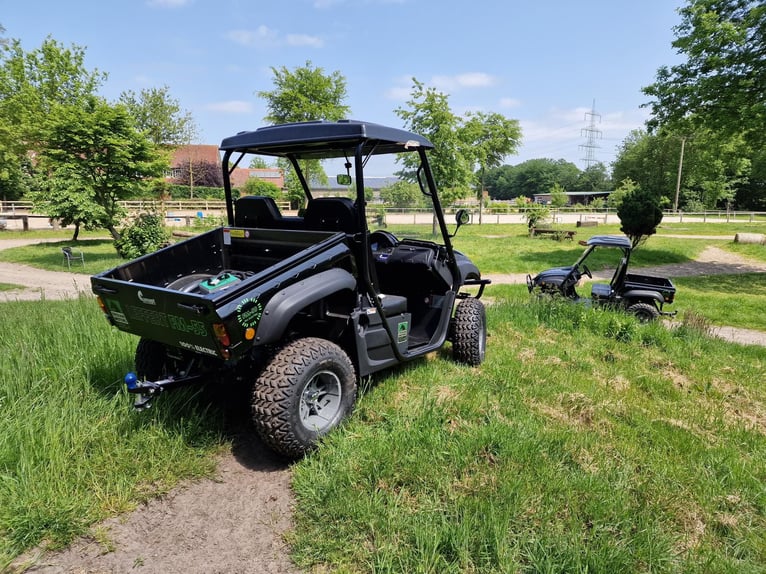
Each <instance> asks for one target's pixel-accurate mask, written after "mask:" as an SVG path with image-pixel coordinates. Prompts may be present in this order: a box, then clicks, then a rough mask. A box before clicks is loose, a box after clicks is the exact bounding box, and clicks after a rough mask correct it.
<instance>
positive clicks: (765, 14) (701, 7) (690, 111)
mask: <svg viewBox="0 0 766 574" xmlns="http://www.w3.org/2000/svg"><path fill="white" fill-rule="evenodd" d="M679 12H680V14H681V23H680V24H679V25H678V26H677V27H676V28H675V29H674V31H675V33H676V39H675V40H674V41H673V47H674V48H675V49H676V51H677V52H678V53H679V54H680V55H681V57H682V58H683V61H682V62H681V63H679V64H676V65H674V66H671V67H667V66H662V67H661V68H660V69H659V70H657V76H656V79H655V82H654V83H653V84H652V85H650V86H648V87H646V88H644V93H645V94H647V95H648V96H650V97H651V98H652V101H651V102H650V105H651V108H652V114H653V116H654V117H653V119H652V122H653V124H654V125H664V126H671V125H673V124H678V123H686V122H689V121H691V122H692V123H693V124H694V125H696V126H704V127H706V128H707V129H709V130H710V131H711V132H715V133H723V134H726V135H729V136H731V135H735V136H739V135H744V137H745V139H746V140H747V141H748V142H749V144H750V145H751V146H752V148H753V149H759V148H763V147H764V143H765V142H766V136H765V135H764V134H766V77H764V74H763V69H764V67H765V66H766V34H764V29H765V28H766V7H764V4H763V2H760V1H756V0H723V1H722V0H687V3H686V6H684V7H683V8H681V9H680V10H679Z"/></svg>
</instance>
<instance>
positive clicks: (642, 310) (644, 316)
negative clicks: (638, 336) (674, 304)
mask: <svg viewBox="0 0 766 574" xmlns="http://www.w3.org/2000/svg"><path fill="white" fill-rule="evenodd" d="M627 311H628V313H632V314H633V315H635V316H636V318H637V319H638V320H639V321H641V322H642V323H651V322H652V321H654V320H655V319H657V318H658V317H659V316H660V312H659V311H658V310H657V307H655V306H654V305H652V304H651V303H634V304H633V305H631V306H630V307H628V309H627Z"/></svg>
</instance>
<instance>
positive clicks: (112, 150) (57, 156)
mask: <svg viewBox="0 0 766 574" xmlns="http://www.w3.org/2000/svg"><path fill="white" fill-rule="evenodd" d="M40 167H41V169H42V170H44V171H45V172H47V173H53V174H54V175H55V176H57V177H62V176H65V177H66V178H68V179H69V183H68V184H67V186H59V187H57V188H56V189H57V190H60V189H61V188H62V187H65V188H66V189H70V190H72V192H73V193H79V194H82V195H81V198H79V199H78V200H77V201H75V202H73V205H82V204H84V203H86V202H89V203H92V204H94V205H95V206H97V208H93V209H91V210H90V211H91V212H94V213H96V215H97V217H98V219H97V220H96V221H93V222H92V224H93V225H99V226H100V227H104V228H106V229H108V230H109V231H110V233H111V234H112V237H114V238H115V239H117V238H118V237H119V233H118V232H117V229H116V226H117V225H118V223H119V221H120V219H121V217H122V209H121V207H120V205H119V203H118V202H119V201H120V200H123V199H128V198H130V197H131V195H132V194H134V193H135V192H136V190H137V189H139V188H141V187H143V186H145V185H147V181H148V179H147V178H151V177H153V176H157V175H159V174H160V173H161V172H162V170H163V168H164V162H163V161H162V159H161V158H160V157H159V156H158V154H157V153H155V150H154V148H153V146H152V145H151V143H150V142H149V141H148V140H146V138H144V136H143V135H142V134H141V133H139V132H137V131H136V129H135V128H134V127H133V122H132V119H131V118H130V116H129V115H128V113H127V111H126V110H125V108H124V107H122V106H111V105H109V104H108V103H106V102H105V101H103V100H101V99H99V98H96V97H90V98H87V99H86V101H85V102H83V103H81V104H79V105H76V106H56V107H55V108H54V109H53V110H52V111H51V114H50V117H49V119H48V122H47V123H46V130H45V147H44V149H43V150H42V152H41V154H40ZM43 192H45V190H43ZM83 212H84V211H83V210H79V211H78V214H81V213H83ZM73 217H74V216H73Z"/></svg>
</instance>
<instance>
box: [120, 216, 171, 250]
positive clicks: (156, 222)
mask: <svg viewBox="0 0 766 574" xmlns="http://www.w3.org/2000/svg"><path fill="white" fill-rule="evenodd" d="M169 239H170V232H169V231H168V229H167V228H166V227H165V222H164V221H163V219H162V216H161V215H159V214H157V213H142V214H140V215H139V216H138V217H136V219H135V220H134V221H133V222H132V223H131V224H130V225H128V226H127V227H125V228H124V229H123V230H122V232H121V233H120V238H119V239H118V240H116V241H115V242H114V246H115V249H117V253H119V255H120V257H123V258H125V259H135V258H136V257H141V256H142V255H146V254H147V253H151V252H153V251H157V250H158V249H159V248H161V247H163V246H164V245H165V244H167V242H168V240H169Z"/></svg>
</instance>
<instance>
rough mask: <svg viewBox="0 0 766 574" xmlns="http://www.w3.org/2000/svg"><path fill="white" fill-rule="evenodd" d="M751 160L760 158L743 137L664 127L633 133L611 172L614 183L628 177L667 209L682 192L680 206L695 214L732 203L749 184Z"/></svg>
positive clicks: (697, 129) (700, 129) (622, 146)
mask: <svg viewBox="0 0 766 574" xmlns="http://www.w3.org/2000/svg"><path fill="white" fill-rule="evenodd" d="M682 150H683V155H681V152H682ZM750 156H753V157H757V154H752V153H751V152H750V150H749V149H748V148H747V146H746V145H745V143H744V141H743V138H742V137H741V136H740V135H728V134H723V133H715V132H711V131H710V130H708V129H705V128H702V127H698V128H696V129H691V128H689V131H686V132H684V134H683V135H680V134H677V133H675V132H673V131H671V130H670V129H668V128H664V127H663V128H660V129H658V130H656V131H655V132H653V133H647V132H646V131H644V130H635V131H633V132H631V134H630V135H629V136H628V137H627V138H626V139H625V140H624V141H623V143H622V145H621V147H620V149H619V151H618V155H617V159H616V160H615V162H614V165H613V171H614V178H615V180H619V181H623V180H626V179H630V180H632V181H633V182H635V183H636V184H637V185H638V186H639V187H641V188H642V189H651V190H653V191H654V192H655V193H656V194H657V195H658V197H659V199H660V200H661V201H662V202H663V203H666V204H667V205H668V206H671V205H674V204H675V199H676V197H675V195H676V189H677V188H678V194H679V198H678V199H679V202H678V206H679V207H681V208H682V209H685V210H687V211H697V210H699V209H710V208H714V207H726V206H727V204H729V203H730V202H731V201H733V199H734V197H735V196H736V193H737V190H738V189H739V188H741V187H743V186H746V185H747V184H748V181H749V175H750V173H751V164H752V160H751V159H750ZM679 164H680V165H679ZM679 171H680V174H679ZM679 175H680V179H679Z"/></svg>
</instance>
